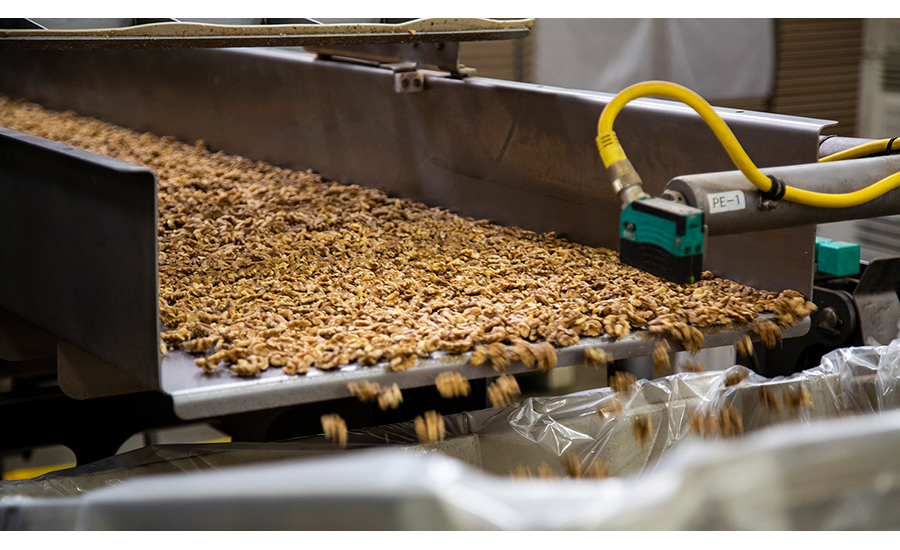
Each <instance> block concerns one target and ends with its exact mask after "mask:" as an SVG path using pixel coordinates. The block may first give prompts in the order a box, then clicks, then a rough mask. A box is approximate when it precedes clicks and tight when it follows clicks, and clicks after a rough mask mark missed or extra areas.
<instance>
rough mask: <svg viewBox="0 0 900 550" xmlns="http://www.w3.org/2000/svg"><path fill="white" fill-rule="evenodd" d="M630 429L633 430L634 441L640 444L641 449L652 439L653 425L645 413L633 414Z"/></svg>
mask: <svg viewBox="0 0 900 550" xmlns="http://www.w3.org/2000/svg"><path fill="white" fill-rule="evenodd" d="M631 424H632V428H633V429H634V440H635V441H637V442H638V443H640V444H641V446H642V447H644V446H646V445H647V444H648V443H650V439H651V438H652V437H653V424H652V422H651V420H650V415H649V414H647V413H639V414H635V415H634V416H633V417H632V419H631Z"/></svg>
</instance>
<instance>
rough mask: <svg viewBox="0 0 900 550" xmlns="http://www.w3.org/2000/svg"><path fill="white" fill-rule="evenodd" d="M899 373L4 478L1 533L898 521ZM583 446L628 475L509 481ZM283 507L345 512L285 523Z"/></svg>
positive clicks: (720, 376)
mask: <svg viewBox="0 0 900 550" xmlns="http://www.w3.org/2000/svg"><path fill="white" fill-rule="evenodd" d="M898 369H900V340H897V341H894V342H893V343H891V344H890V345H889V346H882V347H877V348H873V347H864V348H849V349H843V350H837V351H835V352H832V353H830V354H828V355H827V356H825V357H824V358H823V360H822V363H821V365H820V366H819V367H817V368H814V369H810V370H808V371H805V372H803V373H799V374H796V375H793V376H791V377H787V378H776V379H772V380H769V379H766V378H764V377H761V376H758V375H756V374H755V373H752V372H750V371H749V370H747V369H745V368H744V367H739V366H736V367H732V368H730V369H728V370H726V371H721V372H710V373H698V374H693V373H681V374H675V375H672V376H668V377H666V378H661V379H657V380H642V381H638V382H637V384H636V387H635V389H634V390H633V391H631V392H629V393H628V394H620V395H618V396H617V395H616V394H615V393H614V392H613V391H612V390H611V389H609V388H602V389H596V390H590V391H585V392H580V393H575V394H571V395H566V396H561V397H546V398H529V399H526V400H524V401H522V402H521V403H517V404H514V405H510V406H509V407H506V408H504V409H499V410H484V411H475V412H471V413H463V414H458V415H453V416H448V417H446V418H445V422H446V428H447V439H446V440H445V441H443V442H440V443H437V444H434V445H420V444H418V442H417V440H416V436H415V431H414V428H413V426H412V423H410V422H407V423H401V424H394V425H389V426H381V427H377V428H370V429H366V430H359V431H353V432H351V433H350V438H349V444H348V447H350V448H351V449H359V448H366V447H376V448H379V449H380V450H378V449H376V450H371V449H370V450H364V451H362V452H346V451H344V452H340V451H336V450H335V448H334V446H333V445H332V444H330V443H329V442H327V441H325V440H324V439H322V438H321V437H317V438H305V439H300V440H294V441H290V442H281V443H266V444H234V443H233V444H206V445H169V446H158V447H147V448H144V449H140V450H137V451H133V452H131V453H126V454H123V455H119V456H116V457H111V458H109V459H106V460H103V461H100V462H97V463H94V464H89V465H86V466H82V467H78V468H73V469H71V470H67V471H63V472H57V473H51V474H47V475H45V476H41V477H40V478H37V479H35V480H26V481H19V482H8V483H3V484H0V526H2V527H5V528H53V527H59V528H66V529H71V528H172V529H178V528H235V529H239V528H321V529H345V528H378V527H380V528H389V529H403V528H413V529H416V528H418V529H428V528H469V529H472V528H508V529H524V528H549V529H560V528H642V527H653V528H669V529H673V528H742V529H757V528H762V529H780V528H803V529H814V528H851V527H853V528H884V527H893V528H896V527H900V459H896V458H895V457H897V456H900V411H894V409H898V408H900V407H898V401H897V400H898V396H897V388H898V383H900V381H898V377H900V373H898ZM616 401H618V404H617V403H616ZM730 408H733V411H734V412H735V413H736V415H737V417H739V418H740V420H741V422H742V424H743V426H742V431H743V432H744V434H745V435H743V436H735V437H726V436H725V435H723V433H722V429H721V427H719V429H718V430H717V431H713V433H710V434H707V435H706V436H705V437H701V436H699V435H697V434H696V433H692V429H691V424H692V419H694V420H695V428H696V419H698V418H701V417H703V418H709V417H710V416H711V415H716V417H721V415H722V412H723V411H728V410H730ZM598 411H599V412H598ZM873 413H874V414H873ZM851 416H858V418H849V417H851ZM643 418H649V420H650V429H649V436H648V437H647V439H645V440H644V441H643V442H642V441H641V440H640V438H639V437H636V435H635V421H636V420H637V419H643ZM826 419H831V420H830V421H828V420H826ZM388 447H390V448H388ZM570 454H571V455H572V456H574V457H576V458H577V460H578V461H580V463H581V466H582V469H583V470H587V469H588V468H590V467H591V465H592V464H593V463H595V462H597V461H602V462H603V464H604V465H605V466H606V468H608V470H609V473H610V475H611V476H613V477H611V478H609V479H606V480H602V481H597V480H588V479H579V480H574V479H558V480H547V479H532V480H525V479H511V478H510V477H509V475H508V474H509V473H510V472H511V471H513V470H515V469H516V468H517V467H519V466H526V467H528V468H529V469H530V470H531V472H533V473H537V471H538V468H540V467H541V465H545V466H544V469H545V470H546V469H547V468H549V469H550V470H552V471H553V472H554V473H555V474H556V475H558V476H560V478H562V477H563V475H564V474H563V469H562V467H561V465H560V457H561V456H563V455H570ZM448 456H449V457H454V458H457V459H460V460H461V461H462V462H460V461H458V460H457V461H454V460H451V459H450V458H447V457H448ZM291 459H295V460H291ZM274 461H278V462H277V463H271V462H274ZM464 464H467V465H468V466H465V465H464ZM237 465H242V467H239V468H232V467H231V466H237ZM210 470H219V471H210ZM158 474H177V475H174V476H173V475H158ZM490 474H498V475H490ZM150 475H153V477H152V478H150V479H136V478H139V477H143V476H150ZM276 502H280V503H281V504H279V505H278V506H281V505H285V506H288V507H289V508H290V507H291V506H294V507H298V508H302V509H304V510H305V509H308V507H316V506H319V507H321V506H326V508H328V509H329V510H332V513H330V514H328V515H327V517H324V516H322V515H321V514H320V515H319V516H315V517H312V516H310V517H305V516H304V517H302V518H298V516H297V514H292V515H288V516H285V515H284V514H283V513H282V512H283V510H282V508H279V507H276V506H275V504H273V503H276ZM267 503H270V504H267ZM375 503H380V504H375ZM326 504H327V505H326ZM273 507H276V508H278V510H276V509H274V508H273ZM885 507H887V508H885ZM250 509H252V510H254V512H253V513H249V514H248V515H249V517H250V518H249V519H246V521H247V522H251V520H252V518H253V517H257V516H259V515H261V514H264V513H265V514H268V515H267V518H266V519H265V520H259V519H258V520H257V523H255V524H254V523H252V522H251V523H242V522H244V521H245V520H244V519H235V518H236V517H238V516H240V514H237V512H238V511H240V510H250ZM213 510H218V511H219V512H218V514H219V515H218V516H216V515H215V514H213ZM229 510H230V511H231V512H230V513H229V512H228V511H229ZM279 510H282V512H280V511H279ZM860 510H865V511H867V512H866V513H862V512H860ZM891 510H894V512H892V511H891ZM191 514H194V515H193V516H191ZM223 514H224V515H223ZM360 514H367V516H366V518H367V519H366V520H365V521H362V523H361V520H360ZM320 516H321V517H320ZM216 517H219V518H222V517H227V518H229V519H228V520H227V521H226V520H224V519H220V520H217V519H216ZM186 518H192V519H190V520H189V519H186ZM51 519H52V525H48V522H50V521H51ZM313 520H315V521H313ZM189 521H194V523H189ZM185 522H188V523H185ZM229 522H230V523H229ZM260 522H261V523H260ZM372 522H375V523H372ZM378 522H380V523H378Z"/></svg>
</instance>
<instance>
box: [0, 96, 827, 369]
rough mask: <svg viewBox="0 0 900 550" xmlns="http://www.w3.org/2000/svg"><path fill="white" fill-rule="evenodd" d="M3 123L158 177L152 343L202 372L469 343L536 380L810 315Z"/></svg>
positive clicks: (104, 141)
mask: <svg viewBox="0 0 900 550" xmlns="http://www.w3.org/2000/svg"><path fill="white" fill-rule="evenodd" d="M0 126H5V127H8V128H12V129H16V130H20V131H24V132H28V133H30V134H33V135H36V136H39V137H43V138H46V139H50V140H54V141H57V142H60V143H64V144H67V145H70V146H73V147H80V148H82V149H86V150H89V151H92V152H94V153H98V154H101V155H106V156H109V157H112V158H116V159H119V160H121V161H125V162H130V163H133V164H136V165H139V166H146V167H147V168H150V169H152V170H153V171H154V172H155V173H156V175H157V179H158V192H157V197H158V219H159V225H158V243H159V246H158V249H159V255H158V265H159V298H160V302H159V312H160V318H161V322H162V325H163V326H164V327H165V330H164V332H163V333H162V339H163V341H164V343H165V344H166V345H167V346H168V347H169V348H170V349H171V348H180V349H183V350H185V351H186V352H188V353H193V354H197V355H200V356H201V357H198V361H196V364H197V366H198V367H200V368H202V369H204V370H206V371H213V370H216V369H217V368H219V367H220V366H225V367H228V368H231V369H232V370H233V371H234V372H235V373H237V374H239V375H241V376H245V377H248V378H249V377H255V376H258V375H259V374H260V373H261V372H263V371H264V370H265V369H266V368H268V367H269V366H272V367H280V368H281V369H282V371H283V372H285V373H287V374H292V375H302V374H304V373H306V372H307V371H308V370H309V369H310V368H316V369H319V370H334V369H337V368H340V367H341V366H343V365H348V364H351V363H358V364H360V365H363V366H372V365H376V364H384V365H385V366H386V367H387V368H388V369H390V370H394V371H402V370H405V369H408V368H410V367H413V366H414V365H415V362H416V360H417V358H419V357H428V356H431V355H432V354H435V353H438V352H442V353H449V354H459V353H464V352H468V351H472V350H475V353H474V354H473V357H472V364H473V365H478V364H483V363H485V362H487V361H488V360H489V361H490V363H491V366H492V367H494V368H495V369H498V370H503V369H504V368H506V367H507V366H508V365H509V362H510V361H513V360H520V361H522V362H523V363H526V364H527V365H529V366H532V365H533V366H534V367H535V368H537V369H539V370H541V371H546V370H549V369H551V368H553V367H554V366H555V365H556V362H557V357H556V352H555V350H554V347H553V346H559V347H563V346H571V345H573V344H575V343H577V342H578V341H579V340H580V339H582V338H593V337H600V336H605V337H608V338H610V339H620V338H623V337H625V336H627V335H628V334H630V333H631V332H634V331H636V330H641V329H644V328H646V329H647V330H649V331H650V332H651V333H653V334H657V335H661V336H666V337H667V338H670V339H672V340H674V341H676V342H680V343H681V344H682V345H683V346H684V347H685V349H688V350H690V351H696V350H699V349H700V347H701V346H702V345H703V335H702V333H701V332H700V330H699V329H700V328H702V327H713V326H716V325H723V324H729V323H746V322H750V321H752V320H754V319H756V318H757V317H758V316H759V315H760V314H761V313H764V312H769V313H772V314H774V315H775V317H776V319H777V320H778V322H779V323H780V324H781V325H783V326H789V325H791V324H795V323H796V322H798V321H799V320H800V319H802V318H803V317H804V316H805V315H808V314H809V312H810V311H813V310H814V308H815V306H814V305H812V304H811V303H810V302H808V301H806V300H805V299H804V298H803V297H802V296H801V295H800V294H799V293H796V292H793V291H784V292H783V293H781V294H774V293H771V292H765V291H757V290H754V289H751V288H749V287H746V286H743V285H740V284H738V283H736V282H734V281H729V280H725V279H717V278H715V277H713V276H712V274H709V273H705V274H704V276H703V278H702V280H701V281H699V282H697V283H695V284H691V285H678V284H675V283H671V282H668V281H664V280H662V279H659V278H657V277H655V276H653V275H649V274H647V273H645V272H641V271H639V270H637V269H634V268H632V267H630V266H627V265H623V264H621V263H620V262H619V260H618V255H617V253H616V252H614V251H612V250H608V249H605V248H594V247H589V246H584V245H581V244H577V243H572V242H569V241H566V240H565V239H562V238H559V237H557V236H556V235H554V234H538V233H534V232H532V231H527V230H525V229H519V228H514V227H501V226H498V225H495V224H492V223H489V222H487V221H484V220H473V219H469V218H463V217H460V216H458V215H456V214H453V213H452V212H449V211H447V210H444V209H441V208H433V207H429V206H427V205H425V204H422V203H418V202H415V201H411V200H406V199H400V198H391V197H389V196H388V195H387V194H386V193H384V192H382V191H379V190H376V189H369V188H365V187H361V186H358V185H342V184H340V183H336V182H328V181H324V180H323V179H322V178H321V177H319V176H317V175H315V174H313V173H312V172H310V171H306V172H304V171H292V170H287V169H284V168H279V167H277V166H273V165H271V164H267V163H265V162H259V161H254V160H251V159H246V158H243V157H240V156H236V155H228V154H225V153H224V152H216V153H213V152H211V151H209V150H208V149H207V147H206V145H205V143H203V142H197V143H196V144H194V145H189V144H185V143H182V142H179V141H177V140H175V139H174V138H171V137H158V136H155V135H153V134H150V133H140V132H136V131H132V130H128V129H125V128H121V127H118V126H114V125H111V124H107V123H104V122H100V121H97V120H95V119H91V118H86V117H79V116H77V115H75V114H74V113H71V112H66V113H57V112H54V111H51V110H48V109H44V108H43V107H40V106H38V105H35V104H32V103H26V102H22V101H12V100H9V99H7V98H5V97H2V96H0ZM518 341H521V342H527V344H525V345H526V346H528V348H529V350H526V348H525V347H524V346H523V345H522V344H521V343H518V344H517V342H518ZM507 344H512V347H509V346H505V345H507ZM490 346H494V347H493V348H491V347H490ZM501 346H503V347H501ZM200 359H202V360H200ZM529 363H530V364H529Z"/></svg>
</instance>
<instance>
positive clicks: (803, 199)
mask: <svg viewBox="0 0 900 550" xmlns="http://www.w3.org/2000/svg"><path fill="white" fill-rule="evenodd" d="M647 96H662V97H668V98H671V99H676V100H678V101H681V102H682V103H684V104H686V105H688V106H689V107H691V108H692V109H694V111H696V112H697V114H699V115H700V117H701V118H702V119H703V120H704V121H705V122H706V124H707V125H708V126H709V127H710V129H711V130H712V131H713V133H714V134H715V135H716V137H717V138H718V139H719V142H720V143H721V144H722V147H724V148H725V151H726V152H727V153H728V156H729V157H731V160H732V161H733V162H734V164H735V165H736V166H737V167H738V169H739V170H740V171H741V172H742V173H743V174H744V176H746V177H747V179H748V180H750V182H751V183H752V184H753V185H755V186H756V187H757V188H759V190H760V191H762V192H767V191H769V190H770V189H771V188H772V180H770V179H769V178H768V176H766V175H764V174H763V173H762V172H760V171H759V168H757V167H756V165H755V164H753V161H752V160H750V157H749V156H747V153H746V152H745V151H744V148H743V147H741V144H740V143H739V142H738V140H737V138H736V137H734V134H733V133H732V132H731V129H730V128H729V127H728V125H727V124H725V121H724V120H722V118H721V117H720V116H719V115H718V114H716V112H715V111H714V110H713V108H712V107H711V106H710V104H709V103H707V102H706V100H704V99H703V98H702V97H700V96H699V95H697V94H696V93H694V92H693V91H691V90H689V89H687V88H685V87H684V86H680V85H678V84H673V83H671V82H663V81H658V80H652V81H649V82H641V83H639V84H635V85H633V86H629V87H628V88H625V89H624V90H622V91H621V92H619V94H618V95H616V96H615V97H614V98H613V100H612V101H611V102H609V104H608V105H607V106H606V108H604V109H603V113H601V115H600V120H599V121H598V123H597V147H598V149H599V151H600V157H601V158H602V159H603V164H604V165H605V166H606V167H607V168H609V166H610V165H611V164H612V163H613V162H616V161H618V160H623V159H625V158H626V157H625V152H624V150H623V149H622V147H621V145H619V140H618V138H617V137H616V135H615V132H613V129H612V128H613V122H614V121H615V119H616V116H617V115H618V114H619V112H620V111H621V110H622V108H623V107H625V105H626V104H628V103H629V102H630V101H632V100H635V99H637V98H640V97H647ZM885 143H886V142H885ZM882 147H884V145H882ZM826 158H827V157H826ZM834 160H837V159H834ZM898 186H900V172H898V173H896V174H892V175H890V176H888V177H886V178H884V179H882V180H880V181H878V182H876V183H873V184H872V185H870V186H868V187H864V188H863V189H859V190H856V191H852V192H850V193H835V194H832V193H818V192H816V191H806V190H803V189H797V188H795V187H791V186H787V188H786V190H785V193H784V197H783V199H784V200H786V201H791V202H796V203H799V204H805V205H808V206H817V207H821V208H847V207H850V206H856V205H858V204H863V203H865V202H868V201H870V200H872V199H874V198H876V197H879V196H881V195H883V194H885V193H887V192H888V191H890V190H891V189H894V188H895V187H898Z"/></svg>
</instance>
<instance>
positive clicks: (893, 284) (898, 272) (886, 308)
mask: <svg viewBox="0 0 900 550" xmlns="http://www.w3.org/2000/svg"><path fill="white" fill-rule="evenodd" d="M898 291H900V258H884V259H878V260H875V261H873V262H871V263H870V264H869V265H868V267H866V270H865V271H864V272H863V274H862V276H861V277H860V278H859V284H858V285H857V287H856V290H854V291H853V300H854V301H855V302H856V307H857V308H858V309H859V328H860V330H861V331H862V337H863V343H864V344H866V345H867V346H880V345H887V344H889V343H890V342H891V341H893V340H894V339H895V338H897V337H898V335H900V297H898V296H897V292H898Z"/></svg>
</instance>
